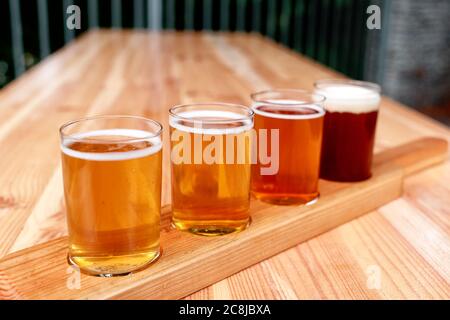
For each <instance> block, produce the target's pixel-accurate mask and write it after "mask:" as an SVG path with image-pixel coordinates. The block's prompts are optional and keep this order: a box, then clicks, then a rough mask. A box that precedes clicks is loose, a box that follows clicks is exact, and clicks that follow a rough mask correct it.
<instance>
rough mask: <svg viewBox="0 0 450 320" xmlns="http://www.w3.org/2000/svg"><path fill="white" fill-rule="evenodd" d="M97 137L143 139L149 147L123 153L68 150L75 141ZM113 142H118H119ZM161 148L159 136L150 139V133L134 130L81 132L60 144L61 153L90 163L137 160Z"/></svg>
mask: <svg viewBox="0 0 450 320" xmlns="http://www.w3.org/2000/svg"><path fill="white" fill-rule="evenodd" d="M99 136H112V137H114V136H117V137H127V138H131V139H143V141H148V142H150V143H151V146H150V147H148V148H144V149H139V150H132V151H124V152H82V151H77V150H73V149H71V148H70V145H71V144H72V143H73V142H75V141H77V140H80V139H88V138H94V137H99ZM87 141H88V140H87ZM100 141H102V140H100ZM105 142H107V141H105ZM114 142H120V140H117V141H114ZM100 143H101V142H100ZM161 148H162V141H161V137H159V136H156V137H151V133H149V132H148V131H143V130H134V129H107V130H95V131H90V132H83V133H78V134H74V135H71V136H70V137H67V138H65V140H64V142H63V143H61V151H62V152H63V153H65V154H67V155H69V156H71V157H74V158H79V159H84V160H91V161H121V160H131V159H137V158H142V157H147V156H149V155H152V154H154V153H156V152H158V151H159V150H161Z"/></svg>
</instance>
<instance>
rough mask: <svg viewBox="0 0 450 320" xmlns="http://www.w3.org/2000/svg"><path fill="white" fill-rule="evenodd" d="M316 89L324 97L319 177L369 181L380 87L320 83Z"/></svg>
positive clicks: (350, 82)
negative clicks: (324, 112)
mask: <svg viewBox="0 0 450 320" xmlns="http://www.w3.org/2000/svg"><path fill="white" fill-rule="evenodd" d="M315 88H316V92H317V93H319V94H322V95H324V96H325V97H326V101H325V109H326V114H325V121H324V136H323V145H322V161H321V170H320V177H321V178H323V179H327V180H333V181H342V182H344V181H347V182H352V181H361V180H366V179H368V178H370V176H371V166H372V155H373V146H374V141H375V128H376V124H377V116H378V107H379V104H380V87H379V86H378V85H377V84H374V83H369V82H362V81H352V80H321V81H317V82H316V83H315Z"/></svg>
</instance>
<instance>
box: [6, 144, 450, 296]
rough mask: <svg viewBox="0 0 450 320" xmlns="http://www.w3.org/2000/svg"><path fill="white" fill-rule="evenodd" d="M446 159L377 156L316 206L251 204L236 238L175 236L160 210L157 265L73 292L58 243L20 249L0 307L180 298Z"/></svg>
mask: <svg viewBox="0 0 450 320" xmlns="http://www.w3.org/2000/svg"><path fill="white" fill-rule="evenodd" d="M398 150H401V151H398ZM446 151H447V149H446V142H445V141H444V142H442V140H438V139H424V141H417V142H415V143H409V144H407V145H406V146H402V147H399V148H394V149H391V150H388V151H384V152H383V153H381V154H380V155H378V156H377V158H381V159H385V161H384V162H383V161H380V159H376V160H375V163H376V165H375V166H374V168H373V177H372V178H371V179H369V180H367V181H364V182H361V183H353V184H352V183H333V182H328V181H321V186H320V188H321V190H322V194H321V198H320V201H318V202H317V203H316V204H315V205H312V206H308V207H305V206H303V207H302V206H300V207H298V206H291V207H282V206H271V205H267V204H263V203H261V202H258V201H256V200H254V201H252V206H251V215H252V225H251V228H249V229H248V230H246V231H245V232H242V233H239V234H234V235H229V236H224V237H216V238H204V237H198V236H193V235H191V234H187V233H181V232H178V231H176V230H174V229H172V228H171V227H170V221H169V220H170V214H171V212H170V208H165V210H163V219H162V220H163V224H162V229H163V233H162V236H161V245H162V247H163V255H162V257H161V258H160V260H159V261H158V262H157V263H155V264H154V265H153V266H152V267H150V268H148V269H146V270H143V271H141V272H138V273H136V274H133V275H132V276H129V277H122V278H117V279H100V278H94V277H92V276H84V275H80V280H79V284H80V285H79V288H77V289H73V288H70V286H69V288H68V285H67V283H68V281H70V279H71V277H73V275H72V273H71V272H69V273H68V271H67V270H68V265H67V261H66V256H67V239H66V238H65V237H64V238H61V239H60V240H59V241H58V240H56V241H52V242H50V243H48V244H44V245H40V246H37V247H32V248H30V249H25V250H22V251H19V252H17V253H15V254H12V255H11V256H7V257H5V258H4V259H3V260H0V274H1V275H3V279H2V280H1V282H0V283H1V285H0V299H2V298H3V299H9V298H11V297H13V298H17V297H20V298H27V299H108V298H115V299H117V298H133V299H136V298H138V299H145V298H147V299H178V298H182V297H184V296H186V295H188V294H191V293H193V292H195V291H197V290H198V289H201V288H204V287H206V286H208V285H211V284H213V283H215V282H217V281H220V280H222V279H224V278H226V277H227V276H230V275H231V274H234V273H236V272H238V271H240V270H242V269H244V268H246V267H248V266H250V265H253V264H255V263H258V262H260V261H262V260H264V259H266V258H268V257H271V256H273V255H274V254H277V253H279V252H281V251H283V250H286V249H288V248H290V247H293V246H295V245H297V244H298V243H300V242H302V241H305V240H308V239H310V238H312V237H314V236H317V235H318V234H321V233H323V232H325V231H328V230H330V229H332V228H334V227H336V226H338V225H340V224H342V223H345V222H347V221H349V220H352V219H354V218H356V217H358V216H360V215H362V214H364V213H367V212H369V211H371V210H373V209H376V208H378V207H380V206H381V205H382V204H385V203H387V202H389V201H391V200H394V199H396V198H398V197H399V196H400V195H401V191H402V183H403V177H404V175H405V174H409V173H412V172H415V171H419V170H421V169H423V168H426V167H428V166H429V165H430V158H431V159H433V160H434V161H436V159H437V158H438V153H439V152H440V155H441V158H440V161H443V159H444V157H443V155H445V154H446ZM399 164H401V166H400V165H399ZM69 270H70V267H69ZM199 270H201V272H200V271H199ZM68 279H69V280H68ZM1 288H5V289H3V290H2V289H1Z"/></svg>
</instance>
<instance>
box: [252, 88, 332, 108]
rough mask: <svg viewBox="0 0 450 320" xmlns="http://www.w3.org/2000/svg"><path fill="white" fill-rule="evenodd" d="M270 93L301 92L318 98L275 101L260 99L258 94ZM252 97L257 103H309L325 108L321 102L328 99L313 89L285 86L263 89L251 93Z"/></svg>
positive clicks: (298, 104)
mask: <svg viewBox="0 0 450 320" xmlns="http://www.w3.org/2000/svg"><path fill="white" fill-rule="evenodd" d="M269 93H282V94H283V93H285V94H289V93H291V94H301V95H304V96H309V97H310V98H312V99H314V97H315V98H316V100H315V101H313V100H311V101H277V102H276V103H275V102H274V101H273V99H267V98H266V99H260V98H258V96H260V95H265V94H269ZM250 97H251V99H252V100H253V101H254V102H257V103H265V104H270V105H284V106H308V105H315V106H318V107H320V108H322V109H323V107H322V106H321V104H323V103H324V102H325V100H326V97H325V96H324V95H322V94H318V93H315V92H313V91H308V90H303V89H284V88H280V89H267V90H262V91H258V92H254V93H252V94H251V95H250Z"/></svg>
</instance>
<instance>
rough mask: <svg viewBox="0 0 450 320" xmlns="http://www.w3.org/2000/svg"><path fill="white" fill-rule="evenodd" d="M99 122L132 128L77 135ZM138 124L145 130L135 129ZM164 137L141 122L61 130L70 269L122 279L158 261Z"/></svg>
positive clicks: (89, 122)
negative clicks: (121, 276) (72, 266)
mask: <svg viewBox="0 0 450 320" xmlns="http://www.w3.org/2000/svg"><path fill="white" fill-rule="evenodd" d="M96 122H98V123H101V124H108V123H109V122H114V125H116V124H118V122H123V123H124V125H125V126H126V128H125V129H122V128H121V127H118V128H107V129H94V130H91V129H88V130H87V131H84V130H83V131H82V132H81V133H80V132H79V131H78V130H79V129H81V128H71V127H73V126H75V127H80V126H82V125H83V124H86V125H87V127H89V125H92V124H95V123H96ZM135 123H140V124H143V128H140V127H139V126H138V129H133V127H132V125H135ZM145 125H148V126H149V128H145ZM100 127H101V126H100ZM129 128H131V129H129ZM158 128H159V129H158ZM74 129H75V130H74ZM144 129H145V130H144ZM160 130H161V129H160V126H159V125H158V124H157V123H156V122H152V121H150V120H144V119H141V118H135V117H125V118H124V119H120V118H118V117H101V118H91V119H87V120H83V121H81V122H80V123H75V124H69V125H67V126H65V127H63V128H62V131H61V132H62V144H61V150H62V168H63V177H64V193H65V199H66V208H67V224H68V230H69V261H70V262H71V263H72V264H75V265H76V266H78V267H79V268H80V269H81V270H82V271H84V272H87V273H89V274H93V275H101V276H114V275H122V274H127V273H130V272H132V271H135V270H138V269H140V268H142V267H144V266H146V265H148V264H149V263H150V262H152V261H154V260H155V259H156V258H157V257H158V256H159V252H160V245H159V231H160V210H161V209H160V208H161V160H162V152H161V146H162V144H161V139H160V136H159V134H160V133H159V132H160ZM68 131H78V132H76V133H72V134H70V133H68Z"/></svg>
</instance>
